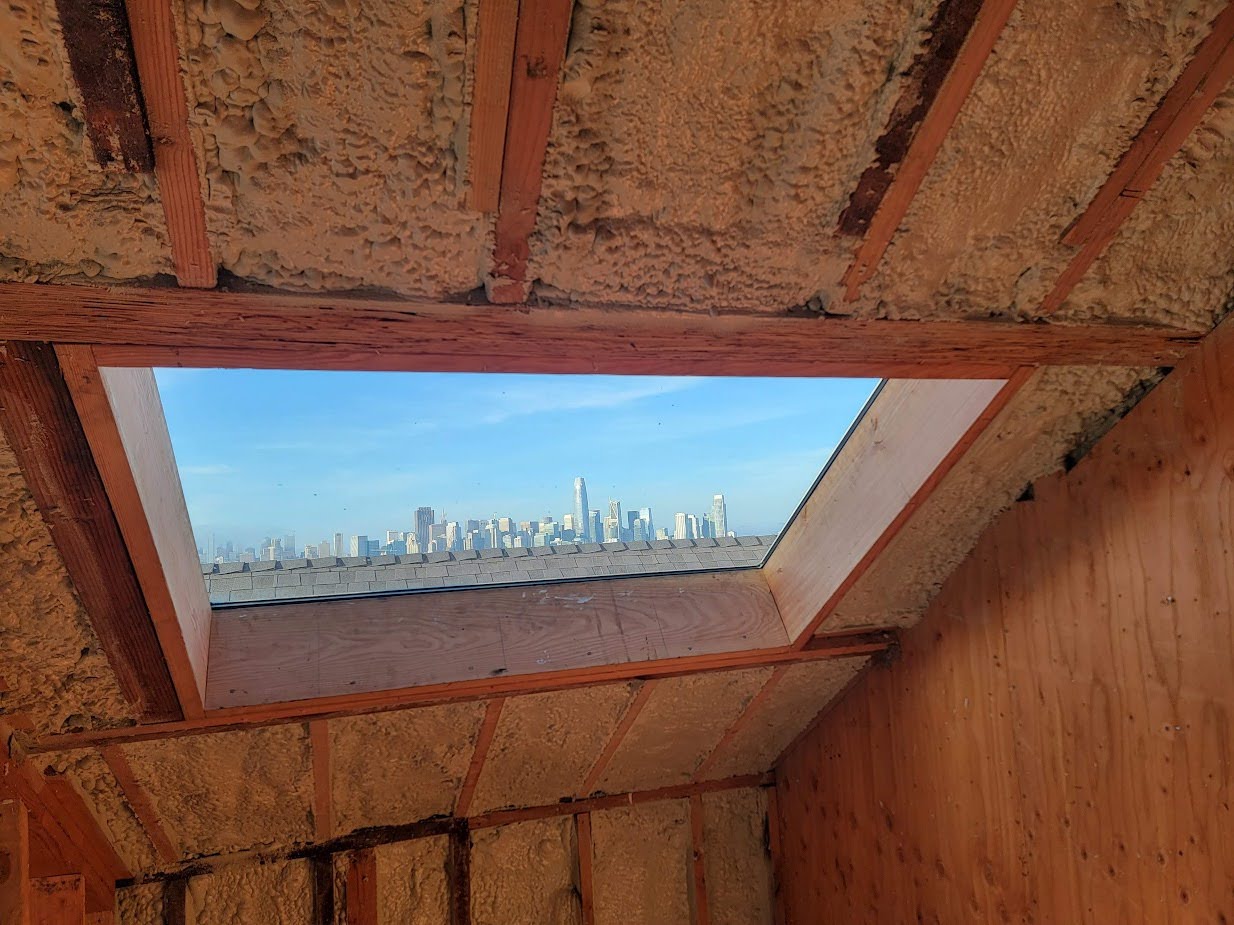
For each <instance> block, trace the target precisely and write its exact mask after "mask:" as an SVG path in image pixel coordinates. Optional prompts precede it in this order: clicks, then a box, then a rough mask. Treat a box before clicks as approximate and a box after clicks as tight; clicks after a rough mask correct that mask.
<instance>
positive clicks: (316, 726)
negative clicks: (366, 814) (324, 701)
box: [308, 719, 334, 841]
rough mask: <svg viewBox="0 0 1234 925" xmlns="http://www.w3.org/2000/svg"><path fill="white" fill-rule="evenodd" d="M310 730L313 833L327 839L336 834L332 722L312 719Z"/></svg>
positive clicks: (317, 836)
mask: <svg viewBox="0 0 1234 925" xmlns="http://www.w3.org/2000/svg"><path fill="white" fill-rule="evenodd" d="M308 732H309V749H310V750H311V751H312V762H313V835H314V837H315V838H316V839H317V840H318V841H326V840H327V839H329V838H330V837H331V836H332V835H333V834H334V799H333V795H332V792H331V788H332V778H331V760H330V724H329V722H328V721H327V720H324V719H314V720H310V721H309V723H308Z"/></svg>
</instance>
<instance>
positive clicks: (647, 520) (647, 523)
mask: <svg viewBox="0 0 1234 925" xmlns="http://www.w3.org/2000/svg"><path fill="white" fill-rule="evenodd" d="M638 516H639V518H640V519H642V520H643V521H644V525H643V529H644V530H646V531H647V539H652V538H653V537H654V536H655V535H656V524H655V521H654V520H652V519H651V508H649V507H640V508H639V509H638Z"/></svg>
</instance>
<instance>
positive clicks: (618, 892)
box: [591, 800, 693, 925]
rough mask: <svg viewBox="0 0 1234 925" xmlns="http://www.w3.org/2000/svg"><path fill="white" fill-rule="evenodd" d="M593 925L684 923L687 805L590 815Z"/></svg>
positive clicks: (644, 806)
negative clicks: (593, 892) (593, 896)
mask: <svg viewBox="0 0 1234 925" xmlns="http://www.w3.org/2000/svg"><path fill="white" fill-rule="evenodd" d="M591 836H592V846H593V851H594V855H595V910H596V925H664V923H666V922H689V921H690V894H689V889H690V886H689V884H690V882H691V880H690V878H691V858H692V855H693V847H692V845H691V842H690V804H689V801H688V800H672V801H667V802H663V803H644V804H641V805H638V806H631V807H629V808H628V809H617V810H613V811H611V812H604V813H593V814H592V817H591Z"/></svg>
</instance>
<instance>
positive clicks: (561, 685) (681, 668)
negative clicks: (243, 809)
mask: <svg viewBox="0 0 1234 925" xmlns="http://www.w3.org/2000/svg"><path fill="white" fill-rule="evenodd" d="M894 645H895V633H894V632H893V631H892V632H888V631H877V632H871V633H854V634H850V635H847V636H842V635H833V636H827V637H819V638H817V639H815V640H811V642H810V644H808V645H807V646H806V647H805V648H803V649H794V648H791V647H789V646H783V647H781V648H778V649H770V650H768V649H763V650H754V651H742V652H733V653H725V654H721V655H716V656H702V657H699V658H675V659H665V660H662V661H659V662H637V663H628V664H624V665H610V666H601V667H599V668H585V669H578V670H574V671H556V672H545V673H542V674H539V675H535V676H523V677H515V678H508V677H497V678H488V679H484V680H482V681H465V682H456V683H448V684H435V685H426V686H425V687H420V688H413V689H402V690H393V691H377V692H375V693H373V694H371V695H363V696H359V697H338V698H331V699H328V700H319V701H301V702H295V703H282V704H275V705H272V706H271V707H269V708H261V709H258V708H247V707H246V708H238V709H233V710H213V711H210V712H208V713H207V714H206V716H205V717H204V718H202V719H199V720H183V721H180V722H174V723H154V724H149V725H144V726H124V727H118V728H113V729H99V730H92V731H89V732H78V733H61V734H58V735H52V736H48V737H46V738H44V739H42V740H40V741H37V742H33V743H31V744H29V745H28V746H27V750H28V752H29V753H31V754H39V753H45V752H56V751H66V750H70V749H74V748H87V747H99V746H102V745H107V744H109V743H119V742H148V741H153V740H156V739H171V738H179V737H181V736H191V735H202V734H205V733H210V732H227V731H230V730H235V729H252V728H257V727H262V726H276V725H280V724H282V723H295V722H304V721H306V720H313V719H333V718H335V717H339V716H354V715H356V714H359V713H374V712H381V711H384V710H396V709H405V708H407V707H415V706H432V705H436V704H442V703H461V702H467V701H475V700H488V699H490V698H492V697H497V696H504V695H513V694H533V693H544V692H546V691H560V690H571V689H574V688H579V687H590V686H593V685H597V684H611V683H614V682H619V681H630V680H640V679H648V678H670V677H678V676H680V675H686V674H700V673H705V672H712V671H731V670H733V669H735V668H760V667H764V666H768V665H771V666H774V665H780V664H796V663H799V662H804V661H810V660H813V659H818V658H848V657H850V656H854V655H874V654H877V653H879V652H885V651H887V650H888V649H890V648H892V647H893V646H894Z"/></svg>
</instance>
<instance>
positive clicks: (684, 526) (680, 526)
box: [673, 511, 690, 540]
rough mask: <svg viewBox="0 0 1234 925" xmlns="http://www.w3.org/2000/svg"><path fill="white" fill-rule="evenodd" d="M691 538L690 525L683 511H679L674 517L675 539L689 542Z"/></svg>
mask: <svg viewBox="0 0 1234 925" xmlns="http://www.w3.org/2000/svg"><path fill="white" fill-rule="evenodd" d="M689 538H690V524H689V521H688V520H687V519H686V515H685V513H684V512H683V511H678V512H677V513H676V514H674V515H673V539H675V540H688V539H689Z"/></svg>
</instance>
